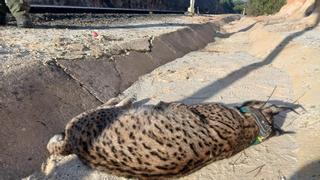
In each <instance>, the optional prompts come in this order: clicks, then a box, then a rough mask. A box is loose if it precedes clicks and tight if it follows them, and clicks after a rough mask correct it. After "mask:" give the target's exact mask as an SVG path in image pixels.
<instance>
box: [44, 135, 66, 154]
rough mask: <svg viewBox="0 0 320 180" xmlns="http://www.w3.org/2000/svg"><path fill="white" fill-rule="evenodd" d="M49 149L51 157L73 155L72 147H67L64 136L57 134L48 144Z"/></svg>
mask: <svg viewBox="0 0 320 180" xmlns="http://www.w3.org/2000/svg"><path fill="white" fill-rule="evenodd" d="M47 149H48V151H49V153H50V155H64V156H65V155H69V154H71V151H70V147H69V146H68V145H67V142H66V141H65V140H64V135H63V134H57V135H55V136H53V137H52V138H51V139H50V140H49V142H48V144H47Z"/></svg>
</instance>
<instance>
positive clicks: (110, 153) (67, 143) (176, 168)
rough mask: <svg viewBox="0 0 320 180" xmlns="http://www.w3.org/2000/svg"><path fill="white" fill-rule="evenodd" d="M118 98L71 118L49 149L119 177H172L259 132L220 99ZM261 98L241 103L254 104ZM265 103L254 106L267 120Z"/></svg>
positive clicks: (250, 119) (269, 116) (244, 143)
mask: <svg viewBox="0 0 320 180" xmlns="http://www.w3.org/2000/svg"><path fill="white" fill-rule="evenodd" d="M117 103H118V101H117V100H115V99H112V100H110V101H109V102H108V103H107V104H106V105H105V106H103V107H100V108H98V109H94V110H91V111H89V112H85V113H82V114H80V115H79V116H77V117H75V118H73V119H72V120H71V121H70V122H69V123H68V124H67V126H66V129H65V133H64V134H61V135H57V136H55V137H54V138H53V139H52V140H51V141H50V142H49V144H48V146H47V148H48V150H49V152H50V154H60V155H67V154H71V153H72V154H77V155H78V157H79V158H80V159H81V160H82V162H84V163H85V164H86V165H88V166H90V167H92V168H95V169H98V170H101V171H105V172H107V173H110V174H114V175H118V176H125V177H136V178H140V179H162V178H172V177H180V176H184V175H186V174H189V173H191V172H193V171H195V170H197V169H199V168H201V167H203V166H205V165H206V164H208V163H211V162H213V161H217V160H221V159H224V158H228V157H230V156H232V155H234V154H236V153H238V152H239V151H241V150H243V149H245V148H246V147H248V146H250V144H251V142H252V141H253V140H254V139H255V137H256V136H257V135H258V132H259V129H258V126H257V125H256V123H255V120H254V118H253V117H252V116H250V115H244V114H242V113H240V112H239V110H238V109H236V108H229V107H226V106H224V105H222V104H219V103H208V104H196V105H185V104H182V103H164V102H160V103H159V104H158V105H156V106H146V107H140V108H131V107H130V105H131V100H130V99H129V100H128V99H125V100H124V101H122V102H120V103H118V104H117ZM263 103H264V102H258V101H253V102H249V103H246V106H250V107H252V108H257V109H258V107H259V108H261V105H263ZM270 107H271V106H269V108H264V109H259V110H260V111H261V112H262V113H263V114H264V115H265V117H267V119H268V120H269V121H270V122H272V119H273V114H272V113H271V110H270ZM274 114H275V113H274Z"/></svg>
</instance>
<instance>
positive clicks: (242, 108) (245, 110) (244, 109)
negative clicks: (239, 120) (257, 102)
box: [240, 106, 250, 113]
mask: <svg viewBox="0 0 320 180" xmlns="http://www.w3.org/2000/svg"><path fill="white" fill-rule="evenodd" d="M240 112H241V113H249V112H250V109H249V108H248V107H246V106H245V107H241V108H240Z"/></svg>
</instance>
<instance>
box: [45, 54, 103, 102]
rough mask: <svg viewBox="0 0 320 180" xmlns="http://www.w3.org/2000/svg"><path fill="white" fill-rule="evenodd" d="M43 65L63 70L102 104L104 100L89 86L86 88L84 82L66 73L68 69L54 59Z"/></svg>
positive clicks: (66, 73)
mask: <svg viewBox="0 0 320 180" xmlns="http://www.w3.org/2000/svg"><path fill="white" fill-rule="evenodd" d="M44 65H47V66H51V67H52V66H53V67H54V68H56V69H59V70H61V71H62V72H64V74H65V75H66V76H67V77H69V78H70V79H72V80H73V81H75V82H76V83H77V84H79V85H80V87H82V88H83V89H84V90H85V91H87V92H88V93H89V94H90V95H92V96H93V97H94V98H95V99H96V100H97V101H99V102H101V104H103V103H104V102H103V101H102V100H101V99H99V98H98V97H97V96H96V95H95V94H94V93H92V92H91V91H90V90H89V88H87V87H86V86H85V85H84V83H81V81H80V80H78V79H77V78H76V77H74V76H73V75H72V74H71V73H68V69H67V68H65V67H63V66H62V65H60V64H59V63H58V62H57V61H56V60H51V61H47V62H45V63H44Z"/></svg>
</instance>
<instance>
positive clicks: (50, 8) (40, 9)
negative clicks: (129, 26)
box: [30, 4, 185, 14]
mask: <svg viewBox="0 0 320 180" xmlns="http://www.w3.org/2000/svg"><path fill="white" fill-rule="evenodd" d="M30 12H31V13H95V14H103V13H122V14H150V13H153V14H183V13H185V12H184V11H171V10H155V9H127V8H104V7H84V6H58V5H35V4H32V5H31V9H30Z"/></svg>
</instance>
